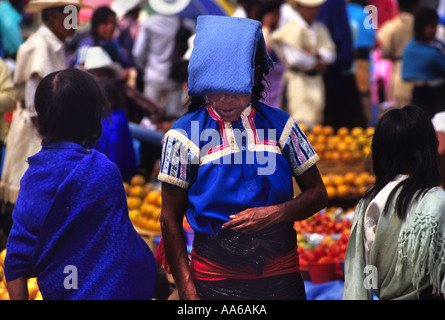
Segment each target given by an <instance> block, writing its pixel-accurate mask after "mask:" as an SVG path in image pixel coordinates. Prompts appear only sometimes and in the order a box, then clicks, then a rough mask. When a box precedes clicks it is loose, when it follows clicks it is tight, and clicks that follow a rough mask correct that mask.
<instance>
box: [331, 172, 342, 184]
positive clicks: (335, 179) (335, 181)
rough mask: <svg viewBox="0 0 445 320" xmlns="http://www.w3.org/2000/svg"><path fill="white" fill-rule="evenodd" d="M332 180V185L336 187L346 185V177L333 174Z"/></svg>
mask: <svg viewBox="0 0 445 320" xmlns="http://www.w3.org/2000/svg"><path fill="white" fill-rule="evenodd" d="M331 178H332V184H333V185H334V186H336V187H338V186H340V185H342V184H344V183H345V179H344V177H343V176H342V175H340V174H333V175H332V177H331Z"/></svg>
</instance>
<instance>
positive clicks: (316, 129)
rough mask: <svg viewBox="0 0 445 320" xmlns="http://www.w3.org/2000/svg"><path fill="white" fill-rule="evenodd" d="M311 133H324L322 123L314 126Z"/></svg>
mask: <svg viewBox="0 0 445 320" xmlns="http://www.w3.org/2000/svg"><path fill="white" fill-rule="evenodd" d="M311 133H312V134H313V135H319V134H322V133H323V126H322V125H321V124H316V125H314V126H313V127H312V129H311Z"/></svg>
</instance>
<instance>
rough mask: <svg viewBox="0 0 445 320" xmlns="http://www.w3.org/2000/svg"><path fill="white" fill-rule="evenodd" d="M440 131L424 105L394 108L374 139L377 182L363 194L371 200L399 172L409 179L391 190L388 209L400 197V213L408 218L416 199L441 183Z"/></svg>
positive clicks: (381, 124)
mask: <svg viewBox="0 0 445 320" xmlns="http://www.w3.org/2000/svg"><path fill="white" fill-rule="evenodd" d="M438 146H439V142H438V139H437V135H436V132H435V130H434V127H433V124H432V122H431V119H430V117H429V116H428V115H427V114H426V112H425V111H423V110H422V109H421V108H419V107H416V106H411V105H408V106H405V107H403V108H402V109H391V110H389V111H387V112H386V113H385V114H383V115H382V117H381V118H380V119H379V121H378V123H377V126H376V128H375V132H374V136H373V139H372V147H371V149H372V162H373V169H374V174H375V176H376V183H375V184H374V185H373V186H372V187H371V188H370V189H369V190H368V191H367V192H366V193H365V194H364V195H363V196H362V199H367V200H368V201H371V200H372V199H373V198H374V197H375V196H376V195H377V194H378V193H379V192H380V191H381V190H382V189H383V188H384V187H385V186H386V185H387V184H388V183H389V182H390V181H392V180H393V179H394V178H395V177H396V176H397V175H399V174H407V175H409V176H408V178H406V179H405V180H403V181H402V182H400V183H399V184H398V185H397V186H396V188H394V190H393V191H392V192H391V193H390V195H389V197H388V200H387V202H386V205H385V208H384V212H385V213H386V212H387V211H388V208H389V204H390V203H391V201H392V199H393V198H394V197H395V195H396V193H397V192H398V191H399V190H400V193H399V195H398V196H397V199H396V214H397V216H398V217H399V218H400V219H402V220H403V219H405V218H406V214H407V208H408V206H409V204H410V203H411V201H412V200H414V199H419V198H420V197H422V196H423V195H424V194H425V193H426V192H427V191H428V190H430V189H431V188H433V187H436V186H439V185H440V182H441V180H440V174H439V169H438Z"/></svg>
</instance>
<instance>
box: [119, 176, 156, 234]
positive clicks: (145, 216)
mask: <svg viewBox="0 0 445 320" xmlns="http://www.w3.org/2000/svg"><path fill="white" fill-rule="evenodd" d="M124 188H125V192H126V194H127V204H128V210H129V216H130V220H131V222H133V224H134V225H135V226H137V227H139V228H142V229H145V230H149V231H154V232H161V222H160V217H161V204H162V196H161V192H160V191H158V190H154V189H152V186H151V184H150V183H147V182H146V180H145V178H144V177H143V176H141V175H136V176H134V177H133V178H132V179H131V181H130V183H125V182H124Z"/></svg>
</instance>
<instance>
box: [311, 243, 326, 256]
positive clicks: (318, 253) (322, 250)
mask: <svg viewBox="0 0 445 320" xmlns="http://www.w3.org/2000/svg"><path fill="white" fill-rule="evenodd" d="M314 253H315V255H316V256H317V259H319V258H321V257H323V256H325V255H326V249H325V248H324V247H323V246H321V245H319V246H316V247H315V249H314Z"/></svg>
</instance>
